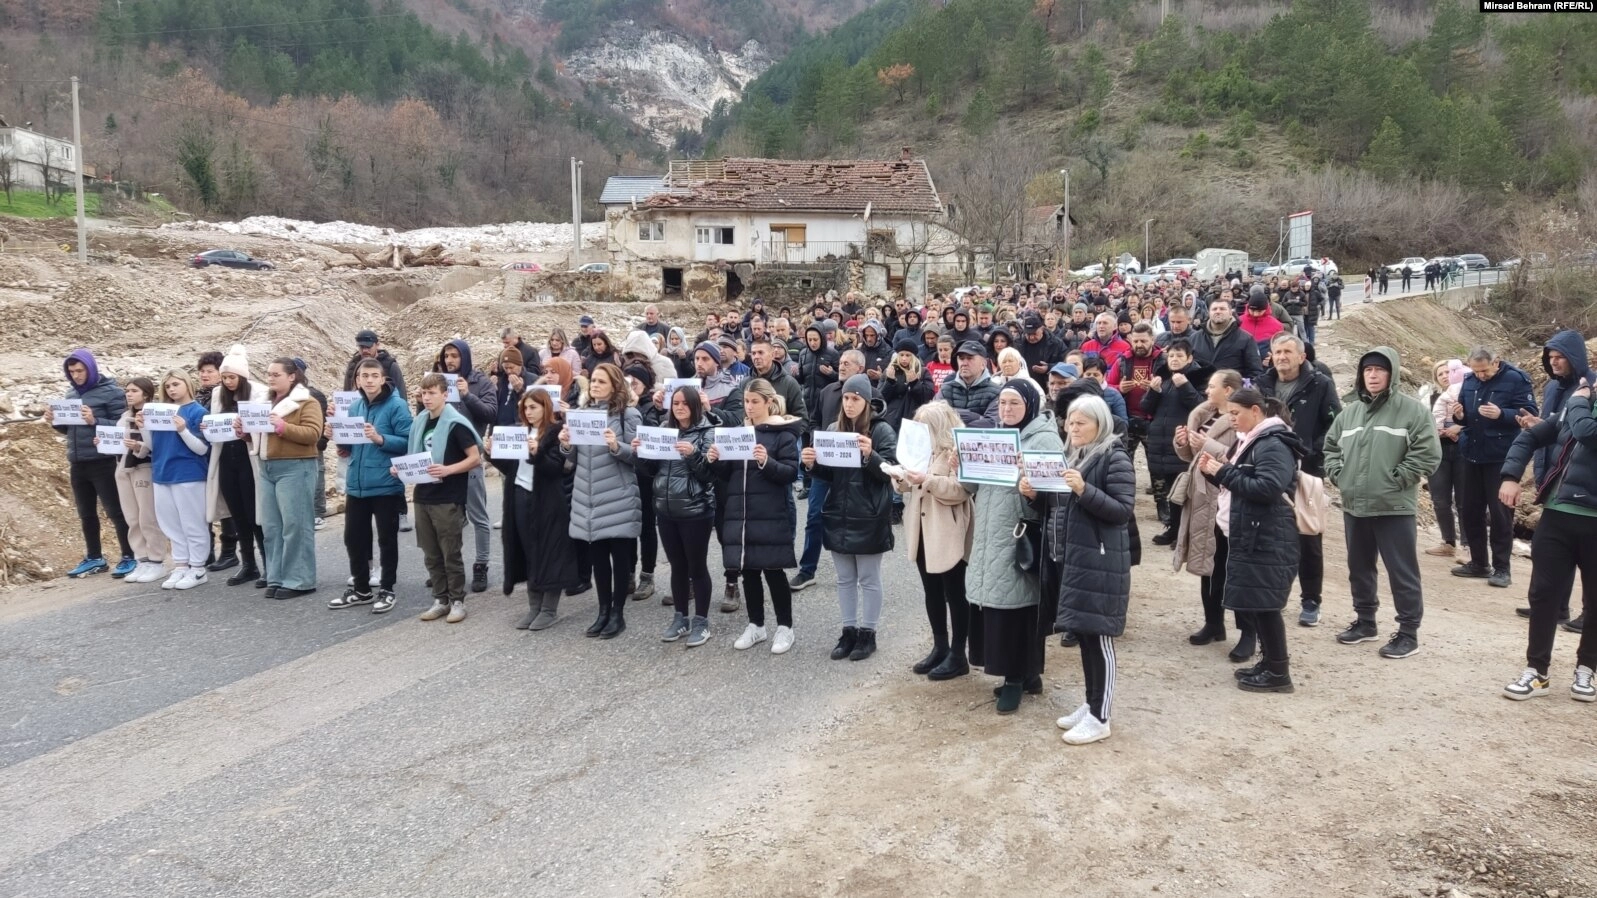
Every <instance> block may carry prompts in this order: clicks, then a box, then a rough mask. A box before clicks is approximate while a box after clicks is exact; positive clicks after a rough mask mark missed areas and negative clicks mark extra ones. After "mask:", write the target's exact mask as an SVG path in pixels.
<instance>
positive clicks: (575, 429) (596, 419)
mask: <svg viewBox="0 0 1597 898" xmlns="http://www.w3.org/2000/svg"><path fill="white" fill-rule="evenodd" d="M566 427H568V428H570V430H571V445H573V446H603V445H604V444H605V442H604V432H605V430H607V429H608V428H609V427H610V414H609V413H608V412H605V411H603V410H584V411H577V412H567V413H566Z"/></svg>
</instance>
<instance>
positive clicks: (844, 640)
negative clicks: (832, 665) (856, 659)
mask: <svg viewBox="0 0 1597 898" xmlns="http://www.w3.org/2000/svg"><path fill="white" fill-rule="evenodd" d="M858 633H859V631H858V630H856V629H854V628H853V627H844V628H843V635H842V636H839V637H837V645H834V646H832V660H833V661H841V660H843V659H844V658H847V657H848V656H849V655H850V654H852V653H853V652H854V639H855V636H856V634H858Z"/></svg>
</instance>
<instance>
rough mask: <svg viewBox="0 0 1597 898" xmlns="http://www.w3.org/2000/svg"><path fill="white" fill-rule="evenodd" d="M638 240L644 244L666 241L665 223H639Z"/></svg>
mask: <svg viewBox="0 0 1597 898" xmlns="http://www.w3.org/2000/svg"><path fill="white" fill-rule="evenodd" d="M638 240H639V241H640V242H643V243H660V242H662V241H664V240H665V222H663V221H640V222H638Z"/></svg>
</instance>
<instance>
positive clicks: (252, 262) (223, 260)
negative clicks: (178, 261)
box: [189, 249, 272, 271]
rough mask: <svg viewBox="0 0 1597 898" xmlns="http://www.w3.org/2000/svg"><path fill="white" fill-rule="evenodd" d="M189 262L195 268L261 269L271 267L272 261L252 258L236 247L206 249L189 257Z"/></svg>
mask: <svg viewBox="0 0 1597 898" xmlns="http://www.w3.org/2000/svg"><path fill="white" fill-rule="evenodd" d="M189 264H190V265H192V266H194V267H195V268H205V267H207V266H210V265H222V266H225V267H227V268H248V269H251V270H253V271H262V270H265V269H269V268H271V267H272V263H270V262H268V261H266V260H265V259H256V258H252V257H251V256H250V254H249V253H241V252H239V251H238V250H236V249H208V250H206V251H205V252H203V253H200V254H199V255H197V256H195V257H194V258H193V259H190V260H189Z"/></svg>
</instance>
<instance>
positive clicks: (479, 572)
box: [471, 561, 488, 592]
mask: <svg viewBox="0 0 1597 898" xmlns="http://www.w3.org/2000/svg"><path fill="white" fill-rule="evenodd" d="M487 590H488V562H486V561H479V562H477V563H476V564H473V565H472V566H471V591H472V592H486V591H487Z"/></svg>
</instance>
